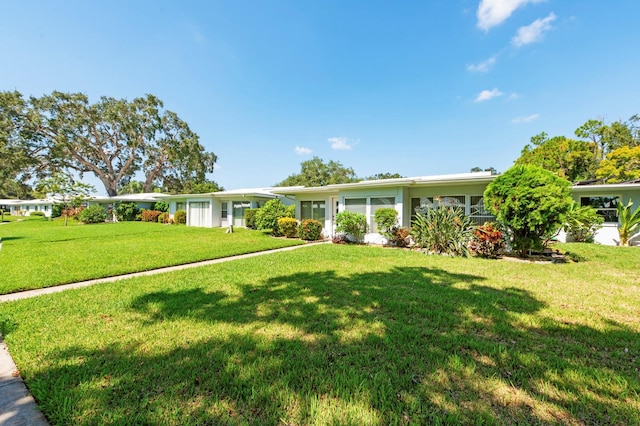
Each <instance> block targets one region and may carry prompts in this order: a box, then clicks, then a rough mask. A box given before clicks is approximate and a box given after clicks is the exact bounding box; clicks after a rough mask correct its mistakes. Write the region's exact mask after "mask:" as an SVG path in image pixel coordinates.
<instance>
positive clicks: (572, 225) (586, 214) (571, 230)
mask: <svg viewBox="0 0 640 426" xmlns="http://www.w3.org/2000/svg"><path fill="white" fill-rule="evenodd" d="M603 221H604V219H603V218H602V216H600V215H598V211H597V210H596V209H594V208H593V207H591V206H582V207H580V206H578V204H577V203H573V204H571V207H570V208H569V211H567V215H566V219H565V225H564V230H565V232H566V233H567V234H569V235H570V236H571V238H572V239H573V241H576V242H580V243H584V242H586V243H592V242H593V240H594V238H595V235H596V231H597V230H598V227H599V226H600V225H602V222H603Z"/></svg>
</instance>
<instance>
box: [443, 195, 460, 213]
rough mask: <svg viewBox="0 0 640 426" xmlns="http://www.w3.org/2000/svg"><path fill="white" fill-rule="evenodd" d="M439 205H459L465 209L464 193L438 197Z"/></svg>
mask: <svg viewBox="0 0 640 426" xmlns="http://www.w3.org/2000/svg"><path fill="white" fill-rule="evenodd" d="M438 205H439V206H442V207H459V208H461V209H462V210H463V211H464V195H446V196H442V197H438Z"/></svg>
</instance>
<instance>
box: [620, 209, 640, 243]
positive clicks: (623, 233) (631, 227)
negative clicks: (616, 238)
mask: <svg viewBox="0 0 640 426" xmlns="http://www.w3.org/2000/svg"><path fill="white" fill-rule="evenodd" d="M632 206H633V201H632V200H629V202H628V203H627V205H626V206H625V205H624V204H622V201H620V202H619V203H618V204H617V206H616V208H617V209H618V220H619V221H620V224H619V225H618V235H620V245H621V246H628V245H629V239H630V238H631V236H632V235H633V234H634V232H635V231H636V229H638V228H639V227H640V208H637V209H635V211H633V212H632V210H631V207H632Z"/></svg>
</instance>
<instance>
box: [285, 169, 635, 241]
mask: <svg viewBox="0 0 640 426" xmlns="http://www.w3.org/2000/svg"><path fill="white" fill-rule="evenodd" d="M496 177H497V175H492V174H491V173H490V172H477V173H462V174H452V175H439V176H418V177H412V178H399V179H382V180H372V181H361V182H357V183H346V184H337V185H327V186H323V187H308V188H307V187H289V188H273V191H274V192H275V193H278V194H282V195H286V196H290V197H294V198H295V203H296V216H297V219H299V220H302V219H317V220H319V221H320V222H322V223H323V224H324V229H323V234H324V235H325V236H327V237H332V236H333V235H334V234H335V226H336V224H335V218H336V214H337V213H338V212H341V211H343V210H349V211H354V212H360V213H362V214H364V215H365V216H366V218H367V223H368V228H369V233H367V234H366V235H365V242H369V243H382V242H384V237H382V236H381V235H380V234H378V232H377V224H376V223H375V220H374V215H375V211H376V210H377V209H379V208H381V207H392V208H395V209H396V211H397V212H398V221H399V224H400V225H401V226H404V227H410V226H411V222H412V219H413V218H414V215H415V211H416V208H417V207H437V206H439V205H447V206H458V207H461V208H462V209H464V212H465V214H466V215H467V216H469V217H470V218H471V219H472V220H473V221H474V222H475V223H477V224H482V223H484V222H490V221H492V220H494V219H495V218H494V217H493V215H492V214H491V213H490V212H488V211H486V210H485V208H484V199H483V194H484V191H485V189H486V187H487V185H488V184H489V183H490V182H491V181H493V179H495V178H496ZM571 195H572V197H573V199H574V200H575V201H576V202H577V203H578V204H580V205H590V206H593V207H595V208H596V209H598V213H599V214H600V215H602V216H603V218H604V223H603V225H602V226H601V227H600V229H599V230H598V232H597V233H596V237H595V240H596V242H597V243H600V244H607V245H615V244H616V243H617V240H618V228H617V226H618V217H617V212H616V203H618V202H620V201H621V202H623V203H624V204H626V203H627V202H628V201H629V199H632V200H634V202H635V203H636V204H635V206H634V207H635V208H638V206H639V205H640V183H637V182H636V183H620V184H598V185H579V184H578V185H574V186H573V187H572V191H571ZM558 238H559V239H560V240H561V241H565V240H566V236H565V235H564V234H563V233H561V234H560V235H559V236H558ZM631 243H632V244H640V233H636V234H635V236H634V237H633V238H632V240H631Z"/></svg>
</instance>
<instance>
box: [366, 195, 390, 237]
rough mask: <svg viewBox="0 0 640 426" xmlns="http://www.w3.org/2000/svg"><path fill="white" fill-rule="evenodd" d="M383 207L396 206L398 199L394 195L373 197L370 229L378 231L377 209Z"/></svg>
mask: <svg viewBox="0 0 640 426" xmlns="http://www.w3.org/2000/svg"><path fill="white" fill-rule="evenodd" d="M381 208H392V209H395V208H396V199H395V198H394V197H380V198H374V197H372V198H371V217H370V218H369V229H371V232H378V224H377V223H376V220H375V214H376V210H378V209H381Z"/></svg>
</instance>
